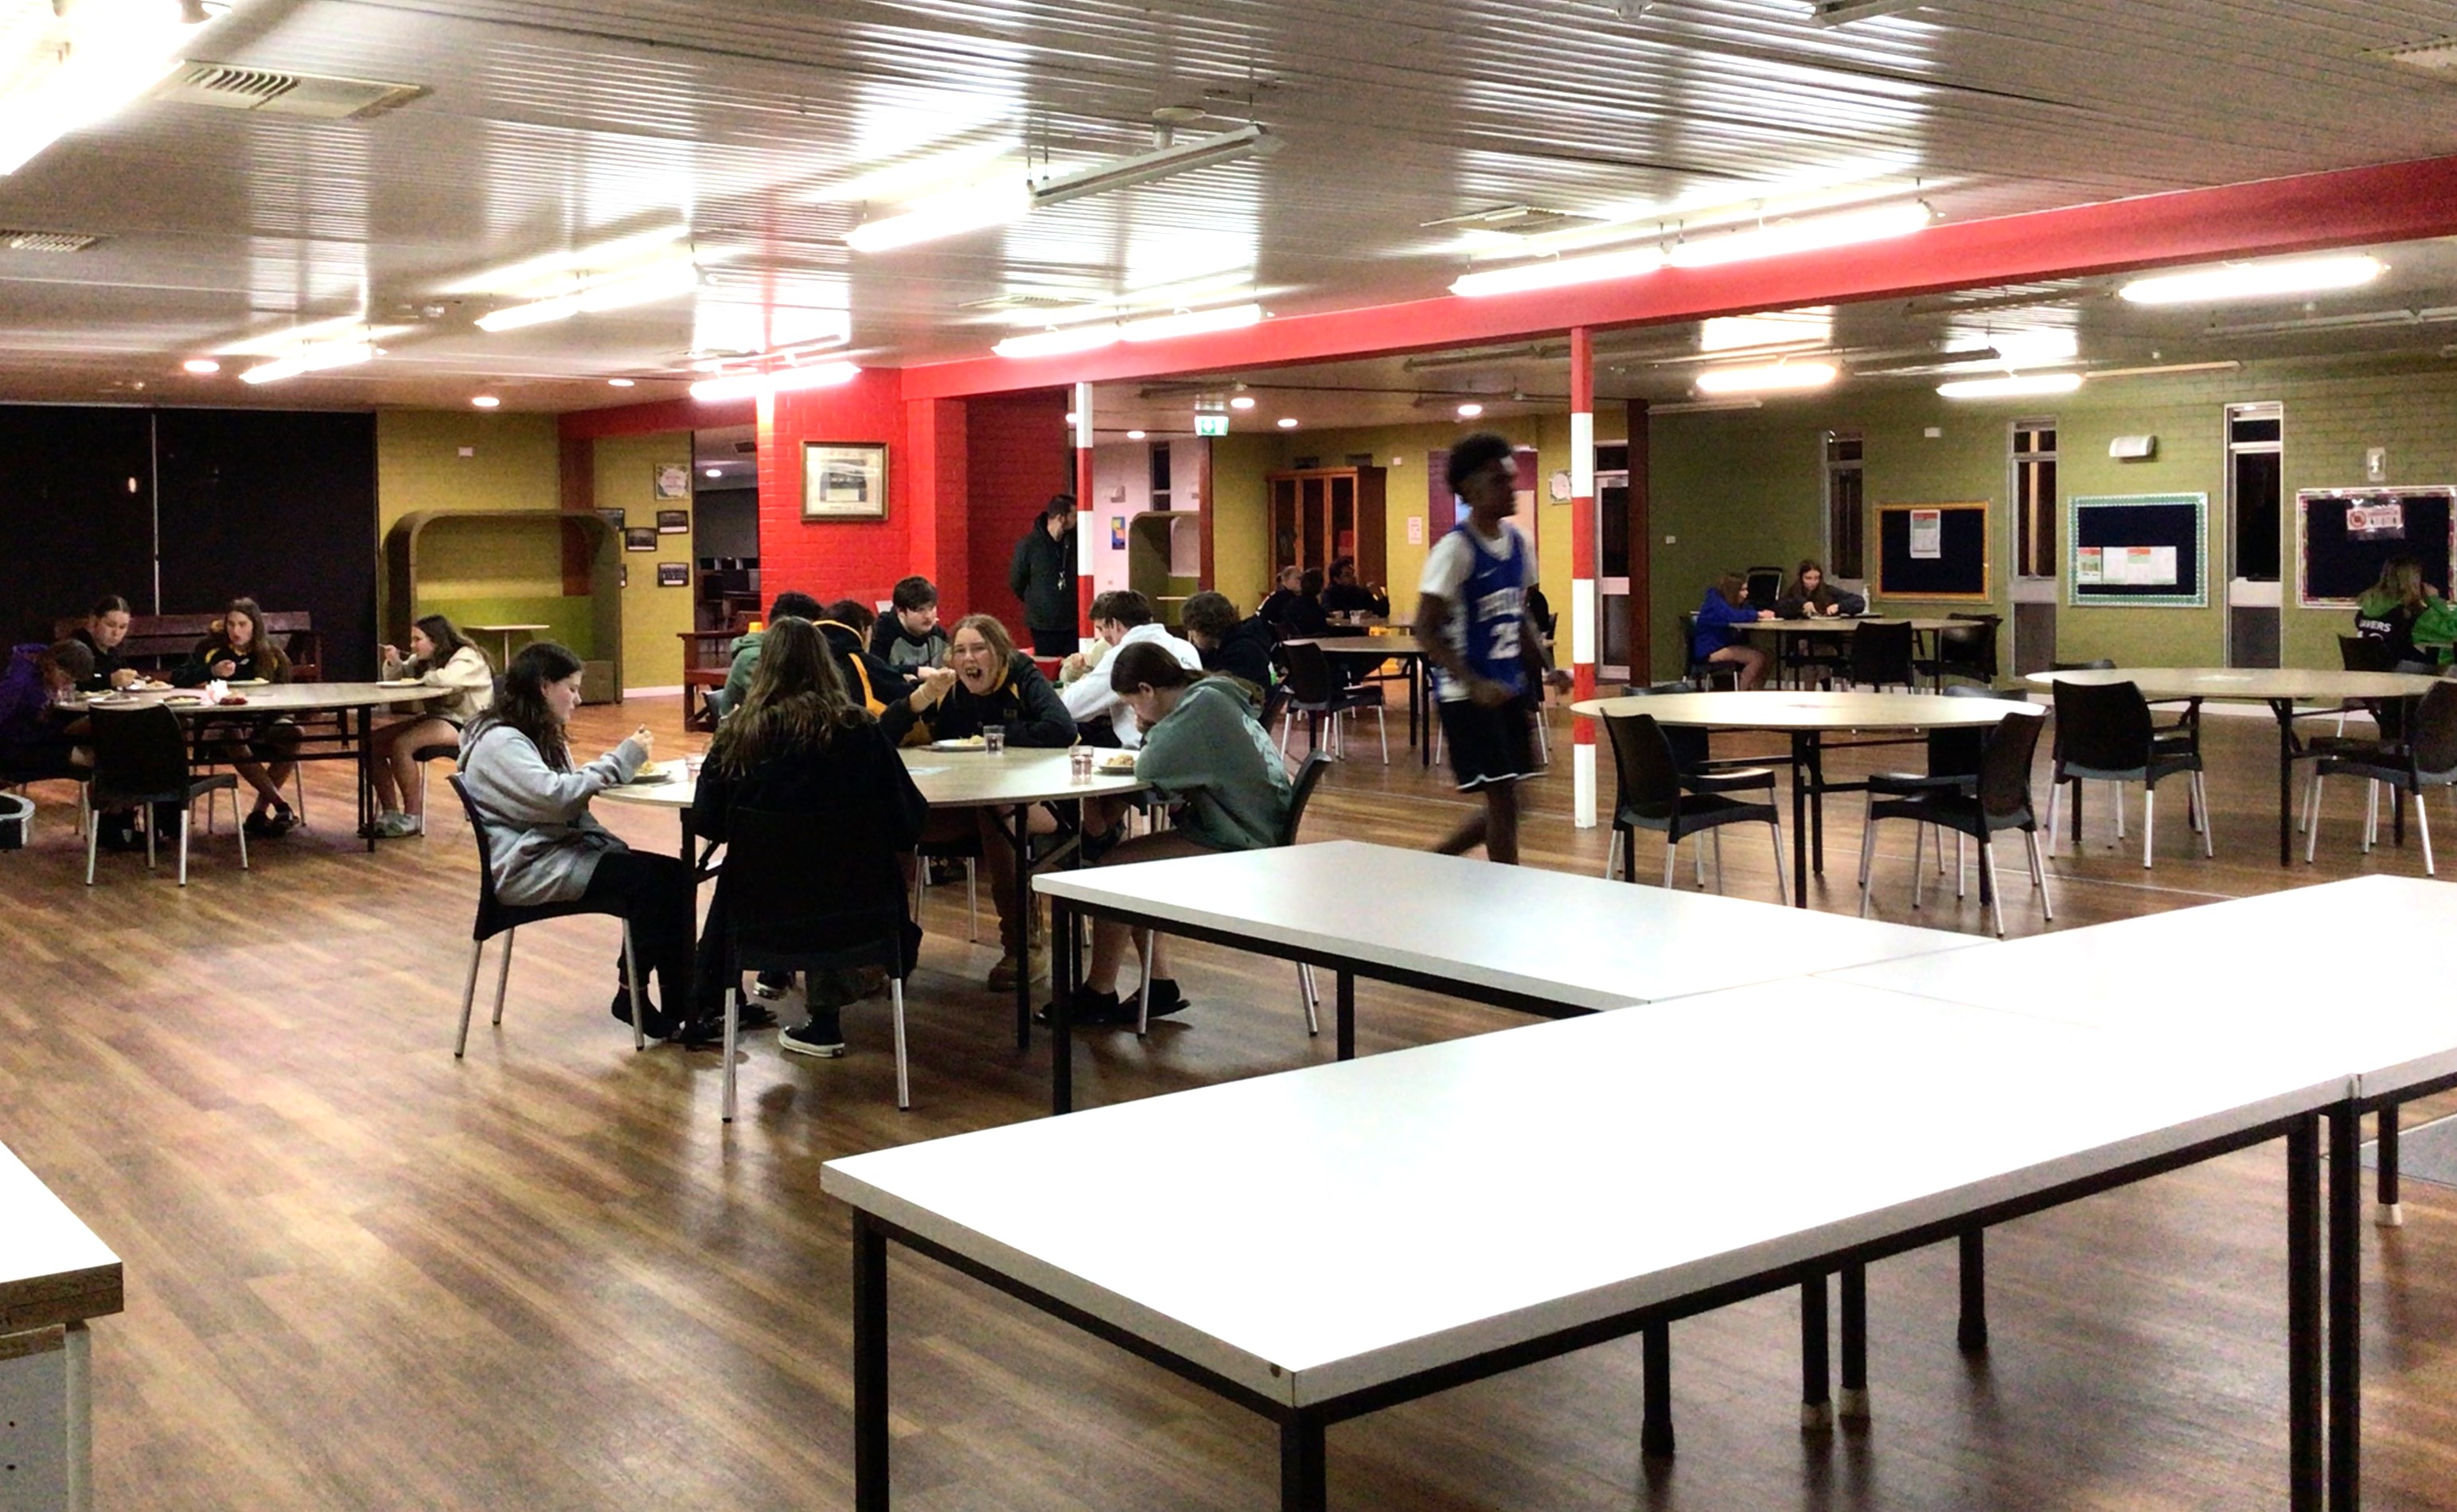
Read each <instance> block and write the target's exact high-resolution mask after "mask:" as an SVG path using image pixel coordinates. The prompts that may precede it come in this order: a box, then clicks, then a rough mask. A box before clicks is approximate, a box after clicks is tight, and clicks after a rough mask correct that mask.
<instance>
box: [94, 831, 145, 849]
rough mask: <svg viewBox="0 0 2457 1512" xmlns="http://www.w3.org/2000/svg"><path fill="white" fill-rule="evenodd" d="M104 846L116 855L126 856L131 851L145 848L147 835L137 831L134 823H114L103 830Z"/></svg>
mask: <svg viewBox="0 0 2457 1512" xmlns="http://www.w3.org/2000/svg"><path fill="white" fill-rule="evenodd" d="M102 848H103V849H104V850H107V851H110V852H112V853H113V854H114V855H119V856H125V855H127V854H128V853H129V852H130V851H141V850H143V849H144V848H145V837H144V836H142V835H139V834H137V833H136V826H134V824H120V825H113V826H110V827H107V828H105V829H104V830H103V832H102Z"/></svg>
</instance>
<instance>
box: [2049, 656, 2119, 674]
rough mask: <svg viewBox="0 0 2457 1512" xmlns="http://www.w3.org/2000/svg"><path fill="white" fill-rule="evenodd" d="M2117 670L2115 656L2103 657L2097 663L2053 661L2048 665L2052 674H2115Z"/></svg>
mask: <svg viewBox="0 0 2457 1512" xmlns="http://www.w3.org/2000/svg"><path fill="white" fill-rule="evenodd" d="M2115 670H2116V658H2115V657H2113V656H2101V657H2100V658H2098V660H2096V661H2052V662H2050V663H2048V671H2050V672H2114V671H2115Z"/></svg>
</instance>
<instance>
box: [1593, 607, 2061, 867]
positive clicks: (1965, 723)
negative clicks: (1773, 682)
mask: <svg viewBox="0 0 2457 1512" xmlns="http://www.w3.org/2000/svg"><path fill="white" fill-rule="evenodd" d="M1778 623H1780V622H1778ZM1570 713H1571V714H1573V715H1577V716H1578V717H1580V718H1582V719H1601V718H1604V717H1606V716H1608V715H1641V714H1643V715H1654V716H1655V722H1656V723H1658V724H1662V725H1672V726H1675V727H1678V728H1681V729H1686V730H1705V731H1719V730H1720V731H1738V730H1765V731H1774V732H1779V733H1781V734H1784V735H1789V736H1790V737H1791V901H1792V905H1793V906H1794V907H1797V908H1806V907H1807V906H1808V878H1809V875H1810V873H1811V870H1812V869H1813V870H1814V871H1815V873H1816V875H1818V876H1821V877H1822V876H1824V875H1825V873H1826V809H1825V799H1826V795H1827V794H1828V793H1859V792H1865V791H1867V789H1868V786H1869V785H1868V784H1867V783H1866V782H1828V781H1827V780H1826V766H1825V756H1826V752H1827V750H1828V749H1851V748H1857V747H1862V746H1881V745H1900V744H1903V743H1905V737H1909V738H1918V739H1925V738H1927V736H1928V735H1930V734H1931V732H1934V731H1938V730H1982V729H1993V728H1994V727H1995V726H1996V724H1997V722H1998V721H1999V720H2002V719H2003V718H2005V717H2006V716H2007V715H2013V714H2028V715H2035V714H2037V713H2038V708H2037V706H2036V705H2034V704H2030V703H2025V702H2023V701H2022V700H2021V699H2018V698H1948V697H1945V696H1943V695H1942V694H1929V693H1848V692H1846V693H1818V692H1815V691H1813V690H1808V689H1781V690H1769V689H1760V690H1758V691H1755V692H1751V693H1669V694H1647V695H1644V696H1641V697H1622V698H1587V699H1582V700H1580V702H1577V703H1574V704H1572V705H1570ZM1854 731H1878V732H1886V733H1888V734H1889V736H1891V737H1889V738H1886V739H1880V740H1852V741H1846V742H1841V743H1839V744H1836V743H1832V742H1829V741H1828V740H1827V736H1828V735H1837V734H1844V733H1849V732H1854Z"/></svg>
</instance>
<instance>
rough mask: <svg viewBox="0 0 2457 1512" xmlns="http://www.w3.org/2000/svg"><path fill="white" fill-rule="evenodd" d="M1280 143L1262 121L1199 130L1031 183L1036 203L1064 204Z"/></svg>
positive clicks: (1272, 149) (1263, 153)
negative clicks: (1214, 131) (1213, 132)
mask: <svg viewBox="0 0 2457 1512" xmlns="http://www.w3.org/2000/svg"><path fill="white" fill-rule="evenodd" d="M1281 146H1282V143H1281V140H1280V138H1278V137H1276V136H1274V135H1271V134H1270V132H1268V131H1265V130H1264V129H1263V128H1262V127H1260V126H1245V127H1240V128H1239V129H1237V130H1236V131H1233V132H1226V133H1223V134H1222V135H1218V136H1198V137H1195V138H1192V139H1191V140H1187V141H1183V142H1173V143H1171V144H1170V145H1168V146H1167V147H1161V148H1155V149H1154V150H1152V151H1151V152H1147V153H1140V154H1138V155H1135V156H1132V157H1120V158H1117V159H1115V160H1114V161H1111V162H1105V163H1102V164H1099V165H1098V166H1096V167H1092V168H1086V169H1084V170H1082V171H1081V172H1079V173H1072V174H1062V175H1060V176H1057V177H1055V178H1049V179H1044V180H1043V181H1042V182H1040V183H1037V184H1035V185H1033V186H1032V203H1033V204H1035V205H1056V204H1063V203H1065V202H1066V201H1067V200H1069V199H1081V198H1083V197H1084V196H1085V195H1103V194H1107V193H1108V192H1109V191H1110V190H1113V189H1132V188H1134V187H1135V186H1136V185H1138V184H1148V183H1152V182H1155V181H1157V180H1159V179H1163V178H1173V177H1175V176H1178V175H1179V174H1190V173H1193V172H1194V171H1195V170H1196V169H1199V168H1216V167H1218V166H1220V165H1221V164H1223V163H1234V162H1243V161H1244V160H1245V159H1247V158H1249V157H1269V156H1270V155H1272V154H1273V153H1276V152H1278V151H1279V150H1280V148H1281Z"/></svg>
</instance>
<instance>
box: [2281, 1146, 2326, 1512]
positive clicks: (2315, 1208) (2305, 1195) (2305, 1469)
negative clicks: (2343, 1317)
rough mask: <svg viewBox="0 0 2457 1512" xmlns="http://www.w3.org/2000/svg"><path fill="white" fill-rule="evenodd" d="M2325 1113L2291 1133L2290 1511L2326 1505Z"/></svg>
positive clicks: (2288, 1189)
mask: <svg viewBox="0 0 2457 1512" xmlns="http://www.w3.org/2000/svg"><path fill="white" fill-rule="evenodd" d="M2322 1354H2323V1339H2322V1322H2321V1120H2320V1115H2318V1114H2316V1113H2307V1114H2305V1115H2304V1116H2303V1117H2302V1118H2300V1119H2297V1120H2296V1121H2295V1125H2294V1127H2293V1128H2292V1129H2288V1130H2287V1133H2286V1424H2287V1427H2286V1445H2287V1447H2286V1462H2287V1502H2286V1504H2287V1506H2288V1507H2289V1508H2291V1509H2292V1512H2321V1501H2322V1492H2323V1476H2324V1471H2323V1461H2322V1445H2321V1438H2322V1411H2323V1402H2322V1370H2321V1359H2322Z"/></svg>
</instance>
